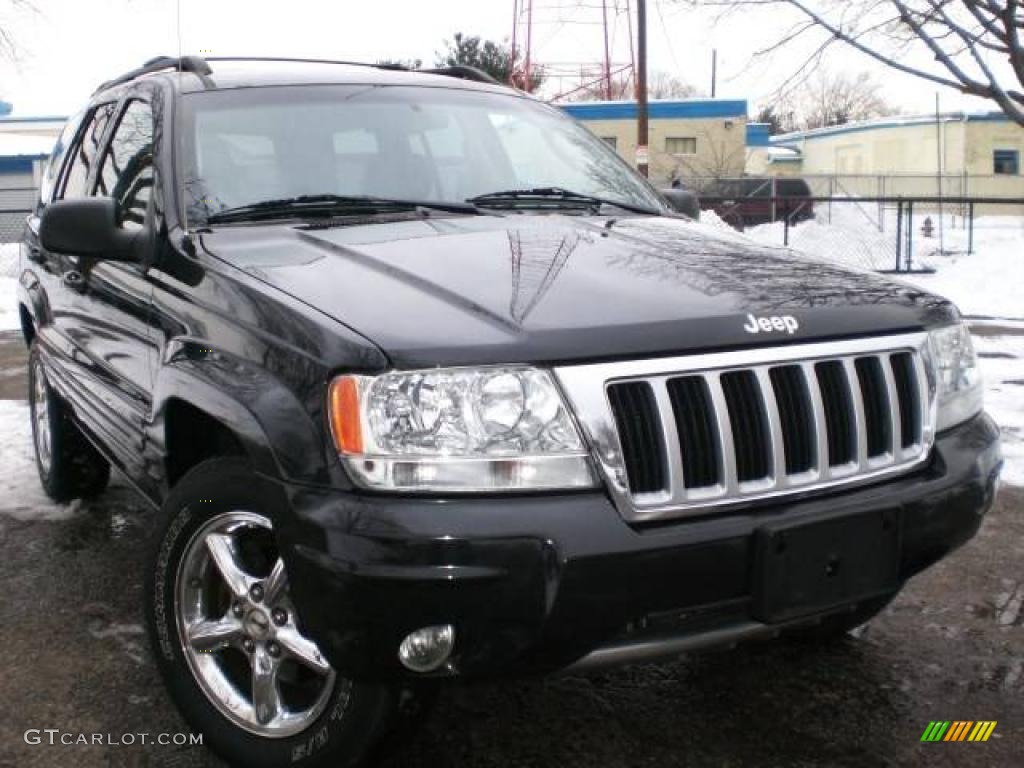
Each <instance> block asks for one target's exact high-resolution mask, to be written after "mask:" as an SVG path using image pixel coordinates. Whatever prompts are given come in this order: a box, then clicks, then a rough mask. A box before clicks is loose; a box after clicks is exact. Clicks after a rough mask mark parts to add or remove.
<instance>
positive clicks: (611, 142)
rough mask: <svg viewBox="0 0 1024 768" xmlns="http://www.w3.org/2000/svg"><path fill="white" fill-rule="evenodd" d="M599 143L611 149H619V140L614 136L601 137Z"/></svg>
mask: <svg viewBox="0 0 1024 768" xmlns="http://www.w3.org/2000/svg"><path fill="white" fill-rule="evenodd" d="M601 141H603V142H604V143H605V144H607V145H608V146H609V147H611V148H612V149H618V148H619V140H618V139H617V138H616V137H615V136H602V137H601Z"/></svg>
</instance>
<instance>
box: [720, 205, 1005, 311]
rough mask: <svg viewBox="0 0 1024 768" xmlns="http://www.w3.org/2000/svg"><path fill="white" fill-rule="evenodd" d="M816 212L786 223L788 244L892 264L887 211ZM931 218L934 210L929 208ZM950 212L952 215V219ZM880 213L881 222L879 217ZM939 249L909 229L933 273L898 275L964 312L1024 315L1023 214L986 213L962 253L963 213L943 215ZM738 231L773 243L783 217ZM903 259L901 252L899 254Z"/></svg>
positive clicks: (820, 254)
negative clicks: (812, 216) (970, 247)
mask: <svg viewBox="0 0 1024 768" xmlns="http://www.w3.org/2000/svg"><path fill="white" fill-rule="evenodd" d="M712 216H713V214H710V212H705V213H704V214H703V216H702V220H705V221H707V222H708V223H709V224H712V225H714V224H715V220H717V221H718V222H719V223H721V224H723V225H724V222H721V219H719V218H718V217H717V216H715V217H714V218H713V219H712ZM817 216H818V218H817V219H816V220H815V221H808V222H805V223H802V224H797V225H796V226H793V227H790V229H789V247H790V248H792V249H793V250H795V251H801V252H803V253H805V254H806V255H808V256H810V257H812V258H816V259H822V260H825V261H830V262H833V263H838V264H842V265H844V266H848V267H853V268H856V269H868V270H879V269H893V268H894V267H895V266H896V222H895V213H894V212H892V211H888V212H885V213H884V214H880V213H879V210H878V207H877V206H876V205H873V204H867V203H859V202H857V201H855V200H853V201H850V202H843V203H835V204H832V205H831V206H827V207H826V206H825V204H822V205H820V206H819V207H818V210H817ZM931 218H932V219H933V221H934V222H935V223H936V224H937V223H938V215H937V214H931ZM954 219H955V221H954ZM880 220H883V224H884V226H883V227H881V228H880V227H879V221H880ZM944 221H945V227H944V230H943V241H942V242H943V246H944V251H943V252H940V251H939V239H938V237H937V236H935V237H933V238H923V237H921V236H920V235H918V234H915V241H914V263H915V264H917V265H923V266H927V267H930V268H932V269H934V270H935V273H934V274H916V273H912V274H905V275H903V274H901V275H898V277H899V279H902V280H905V281H907V282H910V283H912V284H913V285H916V286H918V287H919V288H923V289H924V290H926V291H931V292H933V293H937V294H939V295H940V296H945V297H946V298H948V299H950V300H952V301H953V302H954V303H955V304H956V305H957V306H958V307H959V308H960V310H961V311H962V312H963V313H964V314H965V315H968V316H972V317H981V318H1002V319H1024V297H1022V296H1021V293H1022V288H1024V248H1022V245H1024V217H1020V216H987V217H982V218H979V219H977V220H976V221H975V225H974V253H973V254H971V255H967V249H968V232H967V229H966V228H965V226H964V224H963V218H962V217H953V216H952V215H948V214H947V215H946V216H945V217H944ZM744 234H746V235H747V237H749V238H750V239H752V240H755V241H756V242H758V243H761V244H765V245H775V246H779V245H781V244H782V243H783V240H784V236H785V233H784V224H783V223H782V222H775V223H774V224H764V225H762V226H759V227H752V228H750V229H748V230H747V231H746V232H745V233H744ZM904 258H905V257H904Z"/></svg>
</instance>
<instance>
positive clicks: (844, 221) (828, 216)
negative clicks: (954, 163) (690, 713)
mask: <svg viewBox="0 0 1024 768" xmlns="http://www.w3.org/2000/svg"><path fill="white" fill-rule="evenodd" d="M701 207H702V208H704V211H703V212H702V214H701V215H702V218H703V220H704V221H705V222H708V223H712V224H717V225H718V226H722V227H725V226H731V227H732V228H733V229H741V230H743V231H744V232H745V234H746V235H747V236H749V237H751V238H752V239H754V240H756V241H758V242H761V243H764V244H767V245H776V246H784V247H788V248H792V249H793V250H795V251H802V252H806V253H808V254H810V255H812V256H815V257H818V258H825V259H829V260H831V261H838V262H841V263H843V264H846V265H848V266H852V267H856V268H858V269H866V270H872V271H876V272H930V271H934V270H935V269H936V268H938V267H939V266H940V265H941V264H942V263H943V262H944V261H945V260H949V259H957V258H959V257H961V256H970V255H973V254H974V253H975V252H977V251H978V249H979V248H982V247H993V246H995V247H1003V246H1004V245H1006V244H1008V243H1014V242H1016V243H1019V242H1024V196H1022V197H1020V198H1016V199H1014V198H990V197H948V198H947V197H941V198H940V197H906V198H904V197H817V196H814V197H804V196H800V197H761V196H757V197H747V198H739V199H736V198H728V199H727V198H714V197H705V198H702V199H701Z"/></svg>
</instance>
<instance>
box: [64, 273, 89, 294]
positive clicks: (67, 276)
mask: <svg viewBox="0 0 1024 768" xmlns="http://www.w3.org/2000/svg"><path fill="white" fill-rule="evenodd" d="M61 282H63V283H64V285H65V286H66V287H67V288H70V289H71V290H72V291H76V292H77V293H85V278H84V277H82V273H81V272H79V271H78V270H77V269H69V270H68V271H67V272H65V273H64V274H63V275H61Z"/></svg>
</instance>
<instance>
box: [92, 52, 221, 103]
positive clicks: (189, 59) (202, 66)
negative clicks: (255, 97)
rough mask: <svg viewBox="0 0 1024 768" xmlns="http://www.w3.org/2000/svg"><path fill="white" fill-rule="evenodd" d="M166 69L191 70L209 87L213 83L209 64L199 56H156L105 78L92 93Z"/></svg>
mask: <svg viewBox="0 0 1024 768" xmlns="http://www.w3.org/2000/svg"><path fill="white" fill-rule="evenodd" d="M168 69H176V70H178V71H180V72H191V73H192V74H193V75H196V76H197V77H198V78H199V79H200V80H202V81H203V85H204V86H206V87H210V86H211V85H212V84H213V83H212V81H211V80H210V79H209V75H210V74H212V73H213V70H212V69H210V65H209V64H207V63H206V60H205V59H204V58H202V57H201V56H181V57H174V56H157V57H156V58H153V59H150V60H149V61H147V62H146V63H145V64H143V65H142V66H141V67H138V68H136V69H133V70H131V71H130V72H125V73H124V74H123V75H121V76H119V77H115V78H114V79H113V80H107V81H106V82H105V83H101V84H100V86H99V88H97V89H96V90H95V91H93V95H95V94H97V93H99V92H100V91H105V90H106V89H107V88H113V87H114V86H115V85H121V84H123V83H129V82H131V81H132V80H134V79H135V78H137V77H142V76H143V75H150V74H152V73H154V72H163V71H164V70H168Z"/></svg>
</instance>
